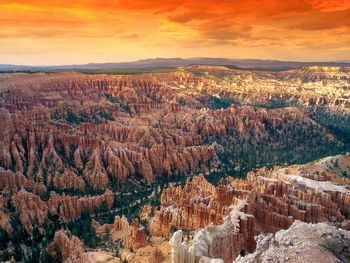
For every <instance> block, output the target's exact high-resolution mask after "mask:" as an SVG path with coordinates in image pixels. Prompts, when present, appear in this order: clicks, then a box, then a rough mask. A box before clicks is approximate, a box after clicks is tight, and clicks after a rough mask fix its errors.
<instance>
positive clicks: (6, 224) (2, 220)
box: [0, 196, 13, 235]
mask: <svg viewBox="0 0 350 263" xmlns="http://www.w3.org/2000/svg"><path fill="white" fill-rule="evenodd" d="M5 202H6V199H5V198H3V197H1V196H0V229H2V230H4V231H6V232H7V234H8V235H11V234H12V231H13V228H12V225H11V222H10V217H9V215H8V214H7V213H6V208H5V206H6V203H5Z"/></svg>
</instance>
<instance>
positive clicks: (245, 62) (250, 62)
mask: <svg viewBox="0 0 350 263" xmlns="http://www.w3.org/2000/svg"><path fill="white" fill-rule="evenodd" d="M193 64H205V65H216V66H219V65H222V66H235V67H240V68H252V69H254V68H256V69H259V68H260V69H291V68H298V67H303V66H350V61H349V62H348V61H347V62H343V61H338V62H296V61H278V60H262V59H229V58H205V57H199V58H188V59H183V58H152V59H142V60H137V61H131V62H117V63H88V64H82V65H63V66H42V67H41V66H22V65H10V64H0V70H2V71H5V70H50V69H51V70H54V69H62V70H64V69H67V70H74V69H77V70H99V69H123V68H163V67H180V66H188V65H193Z"/></svg>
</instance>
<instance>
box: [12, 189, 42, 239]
mask: <svg viewBox="0 0 350 263" xmlns="http://www.w3.org/2000/svg"><path fill="white" fill-rule="evenodd" d="M12 202H13V205H14V207H15V208H16V211H17V213H18V214H19V220H20V222H21V224H22V227H23V228H24V229H25V230H26V231H27V233H28V234H30V235H31V234H32V233H33V229H34V228H35V227H38V228H39V229H41V227H42V226H43V225H44V223H45V219H46V217H47V214H48V205H47V203H46V202H44V201H42V200H41V199H40V197H39V196H37V195H34V194H32V193H29V192H27V191H25V190H21V191H19V192H18V193H17V194H16V195H14V196H13V198H12ZM41 230H42V229H41Z"/></svg>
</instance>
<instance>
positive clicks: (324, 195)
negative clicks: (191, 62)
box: [149, 155, 350, 263]
mask: <svg viewBox="0 0 350 263" xmlns="http://www.w3.org/2000/svg"><path fill="white" fill-rule="evenodd" d="M332 160H333V161H332ZM335 160H338V161H337V162H335ZM335 163H336V165H335V166H336V168H334V164H335ZM349 163H350V157H349V156H347V155H344V156H337V157H332V158H325V159H322V160H320V161H319V162H314V163H310V164H306V165H300V166H290V167H286V168H280V167H277V168H275V169H272V170H269V169H267V168H262V169H259V170H256V171H254V172H251V173H249V174H248V176H247V179H245V180H242V179H234V178H228V179H226V183H225V182H224V181H222V182H221V184H220V185H219V186H217V187H215V186H213V185H211V184H209V183H208V182H207V181H206V180H205V178H204V177H203V176H199V177H194V178H193V180H192V181H188V182H187V183H186V185H185V187H183V188H181V187H169V188H167V189H165V190H164V191H163V193H162V196H161V208H160V210H158V211H155V214H154V217H153V218H151V219H150V220H149V228H150V231H151V233H152V234H153V235H160V236H170V235H171V231H172V229H174V228H175V229H176V228H177V229H183V230H186V231H188V230H194V231H195V234H194V237H193V238H191V240H186V238H185V237H183V234H182V233H183V232H182V231H181V230H179V232H175V233H174V234H173V236H172V239H171V242H170V243H171V245H172V249H173V258H174V259H173V262H182V261H181V260H184V262H196V263H197V262H199V260H200V259H201V258H202V257H206V258H210V259H222V260H223V261H224V262H232V260H233V259H235V258H236V257H237V256H238V255H240V254H241V255H243V254H247V253H251V252H252V251H254V248H255V241H254V236H255V235H257V234H258V233H266V232H270V233H275V232H277V231H279V230H280V229H288V228H289V227H290V226H291V225H292V224H293V222H294V221H295V220H302V221H304V222H309V223H316V222H321V221H325V222H328V221H330V222H335V223H336V225H337V226H339V227H343V228H344V229H347V226H348V220H349V212H348V209H349V203H348V199H349V196H350V191H349V189H348V186H349V185H350V181H349V179H346V178H344V177H342V176H341V174H342V173H341V172H340V171H339V170H338V169H339V167H342V168H340V169H348V164H349ZM332 167H333V169H335V170H334V171H332ZM326 180H327V181H326ZM339 183H341V185H339ZM197 211H200V212H197ZM208 215H211V216H209V217H208ZM201 224H203V225H201ZM189 244H191V245H189ZM206 258H203V259H201V260H202V261H203V260H207V259H206Z"/></svg>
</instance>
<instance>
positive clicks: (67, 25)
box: [0, 0, 350, 64]
mask: <svg viewBox="0 0 350 263" xmlns="http://www.w3.org/2000/svg"><path fill="white" fill-rule="evenodd" d="M0 27H1V32H0V59H1V62H3V63H5V62H6V63H21V64H67V63H84V62H93V61H96V62H98V61H101V62H102V61H121V60H133V59H138V58H146V57H162V56H163V57H173V56H176V57H195V56H217V57H218V56H221V57H236V58H247V57H250V58H251V57H256V58H271V59H288V60H341V59H349V54H350V48H349V47H350V1H348V0H285V1H279V0H260V1H259V0H245V1H232V0H221V1H207V0H192V1H190V0H182V1H180V0H165V1H150V0H119V1H118V0H114V1H113V0H111V1H107V0H81V1H65V0H60V1H58V0H51V1H41V0H2V1H1V2H0ZM16 52H17V54H20V55H18V56H16ZM38 54H39V55H38Z"/></svg>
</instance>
